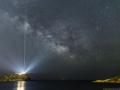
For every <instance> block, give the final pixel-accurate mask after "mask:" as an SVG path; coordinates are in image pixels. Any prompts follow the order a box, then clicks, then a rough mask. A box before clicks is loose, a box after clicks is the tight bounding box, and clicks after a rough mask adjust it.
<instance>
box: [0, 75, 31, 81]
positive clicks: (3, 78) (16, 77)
mask: <svg viewBox="0 0 120 90" xmlns="http://www.w3.org/2000/svg"><path fill="white" fill-rule="evenodd" d="M28 80H30V77H29V76H28V75H27V74H22V75H19V74H5V75H0V82H11V81H28Z"/></svg>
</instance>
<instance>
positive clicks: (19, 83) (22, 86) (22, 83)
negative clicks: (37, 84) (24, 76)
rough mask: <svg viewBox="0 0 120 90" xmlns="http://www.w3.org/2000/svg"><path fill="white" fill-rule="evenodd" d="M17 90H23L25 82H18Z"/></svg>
mask: <svg viewBox="0 0 120 90" xmlns="http://www.w3.org/2000/svg"><path fill="white" fill-rule="evenodd" d="M17 90H25V82H24V81H18V83H17Z"/></svg>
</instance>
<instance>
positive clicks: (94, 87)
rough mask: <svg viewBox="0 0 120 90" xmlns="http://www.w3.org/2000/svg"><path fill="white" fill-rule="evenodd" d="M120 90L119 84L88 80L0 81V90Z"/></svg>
mask: <svg viewBox="0 0 120 90" xmlns="http://www.w3.org/2000/svg"><path fill="white" fill-rule="evenodd" d="M112 89H113V90H114V89H116V90H118V89H119V90H120V85H119V84H117V85H115V84H114V85H113V84H93V83H91V82H89V81H29V82H22V81H21V82H9V83H0V90H112Z"/></svg>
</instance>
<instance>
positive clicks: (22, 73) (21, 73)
mask: <svg viewBox="0 0 120 90" xmlns="http://www.w3.org/2000/svg"><path fill="white" fill-rule="evenodd" d="M17 74H18V75H24V74H26V72H20V73H17Z"/></svg>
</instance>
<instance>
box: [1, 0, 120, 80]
mask: <svg viewBox="0 0 120 90" xmlns="http://www.w3.org/2000/svg"><path fill="white" fill-rule="evenodd" d="M119 11H120V1H119V0H9V1H8V0H4V1H3V0H0V63H1V64H0V67H1V68H2V69H0V70H1V72H3V71H5V72H8V71H12V70H13V69H14V67H16V69H17V68H20V67H21V66H23V56H24V55H23V54H24V53H23V52H24V50H23V48H24V37H23V36H24V34H25V35H26V65H27V66H28V67H29V66H30V65H33V67H34V68H32V70H31V71H30V72H34V73H56V74H63V75H66V76H70V78H77V79H83V78H84V79H93V78H98V77H104V76H107V75H114V74H119V73H118V72H119V70H120V69H119V62H120V56H119V50H120V40H119V38H120V34H119V33H120V30H119V29H120V25H119V24H120V19H119V17H120V12H119ZM13 64H14V65H13ZM18 64H19V65H18ZM102 73H104V74H102ZM87 74H89V76H88V75H87Z"/></svg>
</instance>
